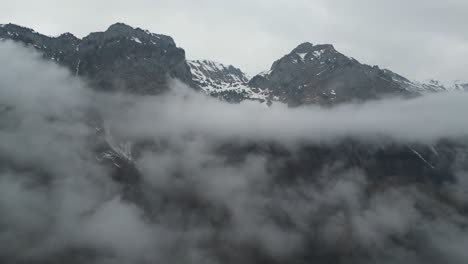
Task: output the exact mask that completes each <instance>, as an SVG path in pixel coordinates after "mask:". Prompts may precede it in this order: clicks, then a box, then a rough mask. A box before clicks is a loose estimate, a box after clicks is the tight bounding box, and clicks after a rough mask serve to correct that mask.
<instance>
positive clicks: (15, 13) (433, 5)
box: [0, 0, 468, 81]
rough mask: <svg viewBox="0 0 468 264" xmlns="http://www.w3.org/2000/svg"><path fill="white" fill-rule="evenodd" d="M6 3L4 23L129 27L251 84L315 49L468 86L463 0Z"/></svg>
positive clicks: (56, 29) (467, 4) (44, 27)
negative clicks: (291, 55)
mask: <svg viewBox="0 0 468 264" xmlns="http://www.w3.org/2000/svg"><path fill="white" fill-rule="evenodd" d="M2 2H4V3H2V9H3V12H1V14H0V23H7V22H13V23H17V24H21V25H25V26H28V27H33V28H34V29H36V30H37V31H40V32H43V33H46V34H50V35H57V34H59V33H63V32H66V31H69V32H72V33H74V34H76V35H77V36H80V37H82V36H84V35H86V34H88V33H89V32H92V31H102V30H104V29H106V28H107V27H108V26H109V25H110V24H112V23H115V22H125V23H127V24H130V25H132V26H137V27H141V28H145V29H148V30H150V31H152V32H156V33H162V34H167V35H170V36H172V37H174V39H175V41H176V43H177V45H178V46H180V47H182V48H184V49H185V50H186V52H187V57H188V58H189V59H212V60H216V61H220V62H223V63H228V64H233V65H235V66H238V67H240V68H242V69H244V70H245V71H247V72H248V73H249V74H251V75H252V74H255V73H258V72H260V71H262V70H266V69H268V68H269V67H270V66H271V63H272V62H273V61H274V60H276V59H278V58H279V57H281V56H282V55H284V54H286V53H288V52H289V51H290V50H292V49H293V48H294V47H296V46H297V45H298V44H299V43H301V42H304V41H310V42H312V43H332V44H334V45H335V48H336V49H338V50H339V51H341V52H343V53H345V54H346V55H349V56H352V57H355V58H356V59H358V60H359V61H361V62H363V63H367V64H371V65H374V64H376V65H379V66H381V67H384V68H389V69H391V70H393V71H396V72H398V73H400V74H402V75H404V76H406V77H408V78H412V79H419V80H421V79H426V78H437V79H441V80H443V81H451V80H456V79H462V80H468V70H467V69H468V59H467V58H468V30H467V29H466V25H467V24H468V16H467V15H466V11H467V10H468V1H466V0H445V1H440V0H412V1H406V0H393V1H386V0H385V1H384V0H354V1H348V0H237V1H226V0H199V1H188V0H132V1H129V0H114V1H110V0H101V1H94V0H93V1H92V0H81V1H63V0H43V1H32V0H17V1H5V0H3V1H2Z"/></svg>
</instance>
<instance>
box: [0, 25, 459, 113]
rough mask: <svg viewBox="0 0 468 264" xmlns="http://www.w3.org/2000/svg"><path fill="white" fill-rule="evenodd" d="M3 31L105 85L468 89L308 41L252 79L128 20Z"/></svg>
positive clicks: (340, 96) (299, 94)
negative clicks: (88, 27)
mask: <svg viewBox="0 0 468 264" xmlns="http://www.w3.org/2000/svg"><path fill="white" fill-rule="evenodd" d="M0 38H1V39H11V40H14V41H19V42H22V43H24V44H27V45H32V46H33V47H35V48H36V49H37V50H39V51H40V52H42V53H43V56H44V58H47V59H50V60H53V61H55V62H57V63H58V64H60V65H63V66H65V67H67V68H68V69H69V70H70V71H71V72H73V73H74V74H76V75H78V76H81V77H85V78H86V79H88V80H89V81H90V82H91V85H92V86H93V87H95V88H97V89H101V90H112V91H127V92H132V93H138V94H158V93H161V92H162V91H166V90H167V88H168V85H167V79H168V77H172V78H176V79H179V80H181V81H182V82H184V83H186V84H187V85H189V86H192V87H193V88H194V89H197V90H199V89H201V90H203V91H205V92H206V93H208V94H211V95H213V96H215V97H220V98H222V99H224V100H226V101H229V102H240V101H243V100H257V101H261V102H274V101H279V102H283V103H287V104H289V105H294V106H297V105H301V104H322V105H333V104H337V103H343V102H351V101H366V100H372V99H379V98H383V97H392V96H393V97H394V96H398V97H413V96H417V95H419V94H421V93H427V92H440V91H452V90H456V91H460V90H465V89H468V84H467V83H465V82H462V81H456V82H454V83H453V84H449V85H444V84H442V83H440V82H438V81H435V80H429V81H427V82H416V81H410V80H409V79H407V78H405V77H403V76H401V75H399V74H396V73H394V72H392V71H390V70H386V69H380V68H379V67H378V66H369V65H366V64H362V63H360V62H359V61H357V60H356V59H354V58H351V57H348V56H346V55H344V54H342V53H340V52H339V51H337V50H336V49H335V48H334V47H333V46H332V45H329V44H324V45H320V44H319V45H313V44H311V43H308V42H307V43H303V44H300V45H299V46H298V47H296V48H295V49H293V50H292V51H291V52H290V53H289V54H287V55H285V56H284V57H282V58H281V59H279V60H277V61H275V62H274V63H273V64H272V66H271V68H270V70H268V71H265V72H262V73H260V74H257V75H255V76H254V77H252V78H249V76H248V75H247V74H246V73H244V72H243V71H242V70H241V69H239V68H237V67H234V66H231V65H223V64H222V63H218V62H213V61H207V60H193V61H187V60H186V58H185V52H184V50H183V49H182V48H178V47H177V46H176V44H175V42H174V40H173V39H172V38H171V37H169V36H165V35H160V34H154V33H151V32H149V31H147V30H143V29H140V28H132V27H130V26H128V25H125V24H122V23H117V24H114V25H112V26H110V27H109V28H108V29H107V30H106V31H104V32H96V33H91V34H89V35H88V36H86V37H84V38H82V39H79V38H77V37H75V36H73V35H72V34H70V33H65V34H62V35H60V36H58V37H49V36H45V35H42V34H39V33H37V32H35V31H34V30H32V29H28V28H24V27H20V26H17V25H13V24H6V25H2V26H1V27H0Z"/></svg>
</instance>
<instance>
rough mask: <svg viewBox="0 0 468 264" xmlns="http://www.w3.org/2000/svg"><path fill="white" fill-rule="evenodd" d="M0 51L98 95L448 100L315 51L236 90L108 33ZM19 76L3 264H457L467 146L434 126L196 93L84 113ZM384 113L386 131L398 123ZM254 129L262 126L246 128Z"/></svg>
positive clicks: (206, 72)
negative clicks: (21, 52) (38, 56)
mask: <svg viewBox="0 0 468 264" xmlns="http://www.w3.org/2000/svg"><path fill="white" fill-rule="evenodd" d="M0 39H11V40H14V41H18V42H21V43H24V44H26V45H29V46H31V47H34V48H35V49H37V50H38V51H40V52H41V53H42V54H43V57H44V58H45V59H47V60H51V61H53V62H54V63H57V64H58V65H61V66H63V67H66V68H67V69H69V70H70V71H71V72H72V73H73V74H75V75H76V76H79V77H82V78H85V79H87V80H88V81H89V83H90V84H91V85H92V86H93V87H94V88H95V89H98V90H105V91H108V92H109V94H111V93H114V92H126V93H127V94H126V95H128V93H131V94H133V93H136V94H158V93H161V92H163V91H165V90H167V88H168V84H167V78H166V77H167V76H171V77H175V78H179V79H181V80H182V81H184V82H185V83H187V84H188V85H190V86H192V87H193V88H195V89H201V90H202V91H204V92H205V93H207V94H209V95H211V96H215V97H218V98H220V99H222V100H223V101H228V102H240V101H243V100H257V101H260V102H263V103H266V104H268V103H270V102H271V101H278V102H284V103H287V104H289V105H292V106H297V105H301V104H321V105H334V104H338V103H342V102H350V101H365V100H372V99H378V98H382V97H386V96H403V97H412V96H418V95H420V94H423V93H427V92H442V91H449V90H450V88H448V87H449V86H450V85H449V86H448V85H444V84H441V83H440V82H437V81H429V82H421V83H419V82H413V81H410V80H408V79H406V78H404V77H402V76H400V75H398V74H396V73H393V72H391V71H389V70H385V69H380V68H379V67H377V66H369V65H365V64H362V63H360V62H358V61H357V60H355V59H353V58H350V57H347V56H345V55H344V54H341V53H340V52H338V51H336V50H335V48H334V47H333V46H332V45H328V44H325V45H313V44H311V43H304V44H301V45H299V46H298V47H297V48H295V49H294V50H293V51H292V52H290V53H289V54H287V55H285V56H284V57H282V58H281V59H279V60H277V61H276V62H275V63H273V65H272V67H271V69H270V70H269V71H267V72H264V73H261V74H258V75H256V76H254V77H253V78H251V79H250V78H249V77H248V76H247V74H245V73H244V72H243V71H242V70H240V69H239V68H236V67H234V66H229V65H223V64H221V63H216V62H212V61H206V60H202V61H186V59H185V52H184V51H183V50H182V49H181V48H178V47H176V45H175V43H174V41H173V40H172V38H170V37H168V36H164V35H158V34H153V33H150V32H148V31H145V30H142V29H138V28H132V27H130V26H127V25H124V24H120V23H118V24H114V25H112V26H111V27H109V29H107V30H106V31H104V32H96V33H91V34H90V35H88V36H87V37H84V38H82V39H80V38H77V37H75V36H73V35H72V34H68V33H67V34H63V35H61V36H59V37H48V36H44V35H41V34H39V33H37V32H35V31H33V30H32V29H28V28H23V27H20V26H16V25H11V24H9V25H3V26H0ZM0 55H2V54H1V53H0ZM2 58H9V56H2ZM15 62H18V61H17V60H16V61H15ZM12 64H13V63H12ZM16 64H20V65H21V66H22V67H24V65H27V64H28V63H27V61H26V60H25V61H24V62H23V61H20V63H16ZM38 65H41V66H42V67H44V68H48V67H50V64H49V63H44V64H38ZM34 67H35V66H34ZM19 68H21V67H17V68H15V67H11V69H10V67H4V68H3V69H2V71H1V73H2V75H1V76H3V77H9V74H8V70H10V71H12V72H13V74H12V76H13V78H12V80H13V81H11V80H9V79H8V78H6V80H3V78H0V93H1V95H2V96H0V118H1V120H2V123H1V124H2V125H0V139H1V140H0V142H1V143H0V198H1V199H0V212H1V213H2V218H1V220H0V247H1V248H2V251H1V252H0V263H31V264H36V263H72V264H73V263H76V264H81V263H159V262H161V263H206V262H209V263H247V264H249V263H252V264H253V263H316V262H318V263H363V264H364V263H382V262H383V263H465V262H466V258H465V257H466V255H462V257H463V259H462V258H460V259H456V257H459V255H456V253H457V251H456V250H457V249H458V250H459V251H462V252H464V248H463V245H464V244H463V243H464V242H465V241H466V237H467V233H466V231H467V228H466V227H467V226H468V206H467V204H468V203H467V201H468V199H467V196H466V186H467V185H466V181H465V180H458V178H461V177H463V178H466V177H465V176H466V175H467V174H466V172H467V171H468V163H467V160H468V159H467V157H468V146H467V143H466V140H467V139H466V138H456V139H445V138H444V137H442V136H441V139H440V140H439V139H437V140H435V139H434V140H430V139H427V138H425V136H424V135H425V132H427V131H419V128H418V125H420V124H422V123H424V122H426V123H431V124H434V123H435V122H427V121H426V120H414V119H416V118H413V119H411V120H412V122H415V124H411V125H412V126H411V127H413V129H405V127H404V125H402V126H401V125H392V127H391V128H388V127H387V128H385V127H382V128H380V127H379V128H378V129H369V130H368V128H367V127H368V126H369V125H368V124H371V125H372V124H374V122H373V121H372V120H371V121H369V120H367V119H369V118H368V117H372V118H370V119H374V117H375V119H379V120H384V122H387V120H388V121H390V125H388V126H389V127H390V126H391V120H389V119H390V118H385V117H386V116H387V115H384V114H382V113H379V112H378V111H376V112H375V113H374V112H373V111H372V110H374V108H362V109H364V110H365V109H372V110H369V113H368V112H366V113H362V112H360V111H361V110H359V111H358V112H356V113H359V115H361V114H362V115H361V116H360V117H358V118H356V120H354V119H353V120H345V119H344V118H343V117H348V116H347V115H344V116H343V115H342V113H341V112H340V111H337V113H335V111H328V109H318V108H312V109H309V108H304V109H292V110H291V109H287V108H286V107H278V108H270V109H266V108H262V107H258V105H256V104H249V105H246V106H244V105H238V106H233V105H227V106H226V103H224V102H218V101H216V100H205V99H206V98H203V97H202V96H191V95H192V93H187V94H183V95H182V96H180V95H175V96H173V95H170V96H150V97H142V96H128V97H124V96H119V97H113V96H109V97H100V96H96V98H95V99H96V100H95V101H94V100H91V101H93V102H88V100H87V99H88V98H87V97H86V100H83V101H86V102H85V103H84V104H81V103H77V102H75V101H78V102H79V101H81V100H79V98H78V100H77V98H74V97H75V96H76V94H75V93H73V91H74V89H75V88H76V87H75V86H73V85H70V86H69V85H63V83H64V81H63V80H65V82H66V81H70V78H68V77H69V76H68V75H66V74H64V76H62V77H63V78H58V80H54V76H52V78H48V77H49V76H47V75H46V76H42V72H40V71H41V69H37V71H36V69H34V70H33V71H31V70H28V71H24V72H26V73H29V74H30V73H31V72H34V73H35V74H30V75H31V76H27V74H22V73H23V72H22V71H21V70H18V69H19ZM53 69H55V67H53ZM3 70H5V72H3ZM38 72H39V73H40V74H37V73H38ZM44 72H47V71H44ZM10 73H11V72H10ZM62 73H63V72H62V71H60V72H59V74H62ZM38 75H39V76H38ZM18 76H21V78H22V77H23V76H24V77H25V82H17V81H16V79H17V77H18ZM46 77H47V78H46ZM71 81H75V80H71ZM36 82H39V84H38V85H37V88H38V89H36V86H35V83H36ZM12 83H13V84H12ZM57 83H58V84H57ZM40 84H42V85H40ZM23 86H24V87H23ZM56 86H58V87H59V88H64V89H55V88H56ZM450 87H452V86H450ZM453 87H454V88H453V89H456V90H461V89H462V88H463V89H466V88H467V85H466V84H464V82H457V83H455V84H454V85H453ZM8 88H11V89H12V90H14V89H18V91H20V92H18V93H16V92H11V91H9V90H7V89H8ZM26 88H29V89H26ZM49 88H54V89H49ZM67 89H68V90H67ZM63 91H65V92H63ZM28 92H29V93H31V94H33V95H34V96H24V95H29V94H28ZM78 94H79V93H78ZM5 95H6V96H5ZM36 95H41V96H40V98H36V97H35V96H36ZM177 96H180V97H181V98H173V97H177ZM23 97H24V98H23ZM68 97H70V98H68ZM10 98H11V100H10ZM83 99H84V98H83ZM93 99H94V98H93ZM103 99H105V100H109V101H104V102H105V103H102V102H101V101H100V100H103ZM110 101H112V102H110ZM88 103H90V105H91V107H90V106H88ZM49 104H50V105H49ZM186 105H187V106H188V107H187V108H185V106H186ZM49 106H52V107H49ZM392 106H393V105H392ZM429 106H430V105H429ZM444 106H445V105H442V107H444ZM217 107H218V108H217ZM89 108H91V109H89ZM395 108H397V107H395ZM449 108H450V107H449ZM453 108H454V107H452V108H451V111H453ZM349 109H350V108H348V109H346V108H344V109H338V110H341V111H342V110H348V111H349ZM375 109H377V110H379V109H381V108H375ZM390 109H391V110H393V108H390ZM240 110H241V111H240ZM398 110H400V109H395V115H390V116H391V117H393V118H399V117H400V116H404V115H405V113H407V112H408V111H398ZM422 110H424V115H423V117H428V116H430V114H431V113H433V112H427V111H428V110H434V109H422ZM449 110H450V109H449ZM455 110H458V109H455ZM231 111H232V112H231ZM254 111H258V112H261V111H263V114H260V115H258V116H257V115H252V117H253V118H252V117H250V118H248V117H249V115H251V114H252V113H253V112H254ZM434 111H439V109H435V110H434ZM188 112H190V114H193V115H190V114H188ZM230 112H231V113H230ZM384 112H385V111H384ZM284 113H286V115H283V114H284ZM270 114H271V115H270ZM185 115H187V116H185ZM314 115H317V116H318V117H320V116H322V115H323V117H326V118H317V116H315V117H314ZM349 116H351V117H354V115H349ZM441 116H444V115H441ZM450 116H452V115H450ZM334 117H339V118H334ZM438 117H440V116H439V115H436V117H435V118H438ZM244 118H245V119H244ZM289 119H290V120H289ZM296 119H297V120H296ZM309 120H312V121H314V120H315V121H316V122H310V123H307V122H308V121H309ZM363 120H364V122H363ZM404 120H406V119H404ZM408 120H410V119H408ZM457 120H458V119H457ZM223 121H226V122H223ZM257 121H258V122H257ZM289 121H293V122H289ZM419 122H421V123H419ZM460 122H461V123H462V122H463V118H460ZM409 123H410V122H406V123H404V124H408V125H410V124H409ZM376 124H383V123H380V122H377V123H376ZM397 124H399V123H397ZM449 124H453V123H449ZM463 124H464V123H462V124H461V125H460V126H457V127H455V128H454V130H456V129H459V130H461V129H463V127H465V125H463ZM335 125H336V126H335ZM437 125H438V124H434V126H433V127H437ZM302 126H304V127H306V128H304V129H306V131H305V134H309V133H310V134H311V135H312V134H313V137H311V138H308V137H307V136H304V135H303V134H302V133H301V132H300V131H301V130H302ZM308 126H310V127H322V126H323V127H325V128H326V127H328V129H324V130H321V129H318V130H315V129H310V130H309V129H307V127H308ZM356 128H359V129H358V130H357V132H356V131H354V130H355V129H356ZM361 128H362V130H361ZM256 130H260V131H256ZM348 130H350V131H348ZM387 130H389V131H390V132H389V134H388V135H387V134H386V133H383V134H382V135H381V134H380V131H382V132H387ZM422 130H424V129H422ZM451 130H452V129H450V128H446V129H442V132H440V133H442V135H447V134H448V135H453V134H452V133H451V132H450V131H451ZM314 131H315V132H314ZM336 131H339V132H340V133H337V134H336V135H334V132H336ZM353 131H354V132H353ZM360 131H362V133H361V132H360ZM376 131H377V132H376ZM444 131H445V132H444ZM452 132H453V131H452ZM408 133H409V134H411V135H414V138H413V137H408V138H406V137H405V136H404V135H406V134H408ZM265 134H269V135H270V136H268V135H265ZM328 134H330V135H328ZM400 134H401V135H400ZM403 134H404V135H403ZM429 134H430V133H429ZM459 134H463V133H455V135H459ZM465 134H466V133H465ZM272 135H274V136H272ZM392 135H393V136H392ZM417 135H422V139H419V138H418V136H417ZM426 136H427V134H426ZM429 138H431V137H429ZM413 140H414V142H413ZM446 244H447V245H448V247H445V245H446ZM454 245H457V246H456V247H455V246H454ZM458 245H462V246H460V247H459V246H458ZM454 249H455V250H454ZM453 255H455V257H454V258H452V256H453ZM454 259H455V262H454V261H450V260H454ZM457 260H459V261H457Z"/></svg>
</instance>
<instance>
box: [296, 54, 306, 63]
mask: <svg viewBox="0 0 468 264" xmlns="http://www.w3.org/2000/svg"><path fill="white" fill-rule="evenodd" d="M296 54H297V56H299V57H301V60H302V61H304V60H305V57H306V56H307V54H308V53H296Z"/></svg>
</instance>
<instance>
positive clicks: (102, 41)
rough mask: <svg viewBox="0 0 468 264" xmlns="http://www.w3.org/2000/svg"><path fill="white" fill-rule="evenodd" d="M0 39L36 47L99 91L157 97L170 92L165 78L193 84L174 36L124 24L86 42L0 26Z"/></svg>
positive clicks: (90, 35)
mask: <svg viewBox="0 0 468 264" xmlns="http://www.w3.org/2000/svg"><path fill="white" fill-rule="evenodd" d="M0 39H11V40H13V41H18V42H22V43H24V44H26V45H31V46H33V47H35V48H36V49H37V50H39V51H40V52H42V53H43V56H44V58H46V59H50V60H53V61H55V62H57V63H58V64H59V65H62V66H65V67H66V68H68V69H69V70H70V71H71V72H73V73H74V74H76V75H78V76H81V77H85V78H86V79H88V80H89V82H90V84H91V85H92V86H93V87H95V88H97V89H100V90H107V91H108V90H113V91H125V92H133V93H138V94H157V93H160V92H162V91H164V90H167V88H168V85H167V76H170V77H174V78H177V79H179V80H181V81H183V82H185V83H187V84H190V85H191V84H192V76H191V73H190V69H189V67H188V65H187V64H186V61H185V51H184V50H183V49H181V48H178V47H177V46H176V44H175V42H174V40H173V39H172V38H171V37H169V36H165V35H159V34H153V33H150V32H148V31H145V30H142V29H140V28H132V27H130V26H128V25H125V24H122V23H117V24H114V25H111V26H110V27H109V28H108V29H107V30H106V31H104V32H95V33H91V34H89V35H88V36H86V37H84V38H82V39H79V38H77V37H75V36H73V35H72V34H70V33H65V34H62V35H60V36H58V37H49V36H45V35H42V34H39V33H37V32H35V31H34V30H32V29H29V28H24V27H21V26H17V25H13V24H7V25H2V26H1V27H0Z"/></svg>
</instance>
